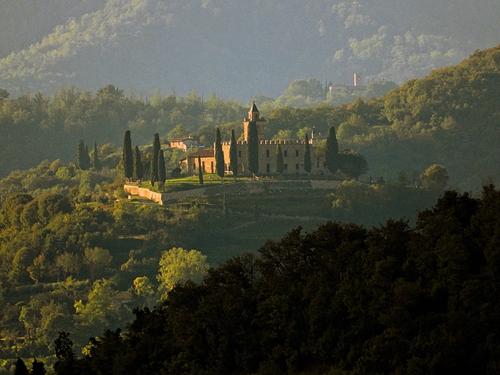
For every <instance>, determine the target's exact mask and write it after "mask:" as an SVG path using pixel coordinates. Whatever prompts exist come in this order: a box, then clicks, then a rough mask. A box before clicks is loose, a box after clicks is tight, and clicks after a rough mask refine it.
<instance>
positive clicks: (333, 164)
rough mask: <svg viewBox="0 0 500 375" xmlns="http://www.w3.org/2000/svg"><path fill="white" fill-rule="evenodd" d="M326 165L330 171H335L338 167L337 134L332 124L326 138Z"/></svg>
mask: <svg viewBox="0 0 500 375" xmlns="http://www.w3.org/2000/svg"><path fill="white" fill-rule="evenodd" d="M325 159H326V167H327V168H328V170H329V171H330V172H331V173H335V172H337V170H338V169H339V144H338V142H337V135H336V134H335V128H334V127H333V126H332V127H331V128H330V131H329V132H328V138H327V139H326V155H325Z"/></svg>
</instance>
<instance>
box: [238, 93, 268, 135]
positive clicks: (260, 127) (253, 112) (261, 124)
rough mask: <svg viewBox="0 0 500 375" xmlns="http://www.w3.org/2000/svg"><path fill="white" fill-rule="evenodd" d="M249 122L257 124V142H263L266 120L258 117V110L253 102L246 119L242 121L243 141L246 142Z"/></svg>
mask: <svg viewBox="0 0 500 375" xmlns="http://www.w3.org/2000/svg"><path fill="white" fill-rule="evenodd" d="M251 122H255V123H256V124H257V134H258V137H259V141H263V140H264V137H265V135H264V130H265V127H266V122H267V121H266V119H265V118H263V117H260V112H259V109H258V108H257V105H256V104H255V102H253V104H252V106H251V107H250V110H249V111H248V115H247V117H245V118H244V119H243V140H244V141H248V127H249V126H250V123H251Z"/></svg>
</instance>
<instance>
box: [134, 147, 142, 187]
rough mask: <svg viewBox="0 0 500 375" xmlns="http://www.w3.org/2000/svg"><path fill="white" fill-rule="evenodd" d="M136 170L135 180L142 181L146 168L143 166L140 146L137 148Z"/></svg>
mask: <svg viewBox="0 0 500 375" xmlns="http://www.w3.org/2000/svg"><path fill="white" fill-rule="evenodd" d="M134 164H135V165H134V166H135V168H134V170H135V178H136V180H138V181H139V182H141V181H142V178H143V177H144V166H143V165H142V157H141V151H140V150H139V147H138V146H135V158H134Z"/></svg>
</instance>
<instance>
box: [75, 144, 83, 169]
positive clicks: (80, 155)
mask: <svg viewBox="0 0 500 375" xmlns="http://www.w3.org/2000/svg"><path fill="white" fill-rule="evenodd" d="M84 154H85V143H83V141H82V140H80V142H78V153H77V155H76V164H77V166H78V168H80V169H84V167H85V157H84Z"/></svg>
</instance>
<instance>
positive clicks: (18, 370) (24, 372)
mask: <svg viewBox="0 0 500 375" xmlns="http://www.w3.org/2000/svg"><path fill="white" fill-rule="evenodd" d="M14 375H29V371H28V368H27V367H26V364H25V363H24V361H23V360H22V359H21V358H18V359H17V361H16V366H15V369H14Z"/></svg>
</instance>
